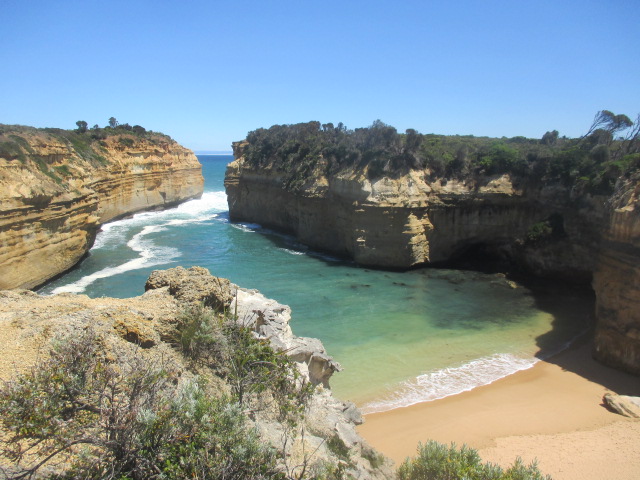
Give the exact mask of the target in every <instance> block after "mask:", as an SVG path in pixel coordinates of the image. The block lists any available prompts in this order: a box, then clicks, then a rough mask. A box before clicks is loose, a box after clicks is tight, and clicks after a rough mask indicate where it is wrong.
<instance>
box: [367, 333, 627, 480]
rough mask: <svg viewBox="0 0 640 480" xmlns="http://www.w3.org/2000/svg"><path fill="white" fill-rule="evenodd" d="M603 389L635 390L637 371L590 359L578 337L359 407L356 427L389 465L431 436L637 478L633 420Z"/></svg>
mask: <svg viewBox="0 0 640 480" xmlns="http://www.w3.org/2000/svg"><path fill="white" fill-rule="evenodd" d="M608 391H613V392H615V393H619V394H624V395H640V378H638V377H635V376H633V375H630V374H626V373H623V372H620V371H617V370H613V369H611V368H609V367H606V366H604V365H601V364H599V363H597V362H596V361H595V360H593V359H592V358H591V341H590V339H589V338H586V337H582V338H580V339H578V340H576V341H575V342H574V343H573V344H572V345H571V346H570V347H569V348H567V349H566V350H563V351H561V352H559V353H558V354H556V355H554V356H552V357H549V358H546V359H544V360H540V361H538V362H537V363H536V364H535V365H534V366H533V367H531V368H529V369H526V370H521V371H519V372H516V373H513V374H512V375H509V376H507V377H504V378H501V379H499V380H496V381H495V382H493V383H491V384H488V385H483V386H481V387H477V388H475V389H473V390H470V391H466V392H462V393H460V394H457V395H452V396H449V397H445V398H442V399H439V400H434V401H431V402H425V403H419V404H415V405H412V406H408V407H403V408H398V409H394V410H389V411H386V412H380V413H372V414H367V415H365V423H364V424H363V425H361V426H360V427H359V429H358V431H359V433H360V435H362V436H363V437H364V438H365V439H366V440H367V441H368V442H369V443H370V444H371V445H372V446H373V447H375V448H376V449H378V450H379V451H380V452H382V453H383V454H385V455H386V456H388V457H390V458H392V459H393V460H395V462H396V464H397V465H399V464H400V463H402V461H403V460H404V459H405V458H406V457H413V456H414V455H415V452H416V448H417V445H418V442H425V441H427V440H429V439H433V440H436V441H439V442H441V443H446V444H448V443H451V442H455V443H456V444H457V445H462V444H467V445H469V446H470V447H473V448H476V449H478V450H479V453H480V456H481V457H482V459H483V461H491V462H493V463H498V464H500V465H502V466H508V465H510V464H512V463H513V461H514V460H515V458H516V457H517V456H520V457H522V458H523V460H524V461H525V462H526V463H529V462H531V461H532V460H534V459H535V458H537V460H538V464H539V467H540V470H541V471H542V472H543V473H546V474H549V475H551V476H552V477H553V478H554V479H555V480H563V479H566V480H573V479H589V478H592V479H594V480H595V479H601V478H617V479H619V480H621V479H632V478H640V457H638V455H637V452H638V451H640V421H637V420H632V419H628V418H626V417H623V416H621V415H618V414H616V413H613V412H610V411H609V410H607V409H606V408H605V407H604V406H603V405H602V396H603V395H604V393H606V392H608ZM603 468H604V469H605V470H603Z"/></svg>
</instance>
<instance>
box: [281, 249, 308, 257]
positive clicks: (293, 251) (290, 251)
mask: <svg viewBox="0 0 640 480" xmlns="http://www.w3.org/2000/svg"><path fill="white" fill-rule="evenodd" d="M278 250H282V251H283V252H287V253H288V254H290V255H306V253H305V252H301V251H299V250H291V249H290V248H279V249H278Z"/></svg>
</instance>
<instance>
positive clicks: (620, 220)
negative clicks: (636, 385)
mask: <svg viewBox="0 0 640 480" xmlns="http://www.w3.org/2000/svg"><path fill="white" fill-rule="evenodd" d="M639 196H640V175H636V176H635V177H632V178H630V179H628V180H626V181H625V182H621V184H620V185H619V186H618V188H617V190H616V193H615V194H614V196H613V197H612V198H611V201H610V209H611V212H610V216H609V219H608V223H607V224H606V229H605V234H604V238H603V241H602V248H601V250H600V255H599V257H598V263H597V267H596V271H595V274H594V281H593V288H594V290H595V292H596V315H597V318H598V328H597V330H596V335H595V356H596V358H597V359H599V360H600V361H602V362H603V363H606V364H608V365H611V366H614V367H618V368H622V369H624V370H627V371H630V372H632V373H635V374H638V375H640V199H639V198H638V197H639Z"/></svg>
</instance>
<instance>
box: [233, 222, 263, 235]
mask: <svg viewBox="0 0 640 480" xmlns="http://www.w3.org/2000/svg"><path fill="white" fill-rule="evenodd" d="M231 226H232V227H233V228H237V229H238V230H242V231H243V232H247V233H255V232H256V231H257V230H260V229H261V228H262V227H261V226H260V225H258V224H257V223H232V224H231Z"/></svg>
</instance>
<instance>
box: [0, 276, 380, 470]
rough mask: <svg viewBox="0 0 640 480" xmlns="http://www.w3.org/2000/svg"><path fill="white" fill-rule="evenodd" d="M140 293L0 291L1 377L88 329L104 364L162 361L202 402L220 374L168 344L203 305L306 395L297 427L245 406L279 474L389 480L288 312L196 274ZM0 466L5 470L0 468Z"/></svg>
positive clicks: (331, 366)
mask: <svg viewBox="0 0 640 480" xmlns="http://www.w3.org/2000/svg"><path fill="white" fill-rule="evenodd" d="M145 289H146V293H145V294H143V295H142V296H140V297H135V298H130V299H124V300H121V299H112V298H97V299H90V298H88V297H87V296H85V295H75V294H59V295H54V296H47V297H43V296H39V295H37V294H35V293H33V292H31V291H27V290H14V291H2V292H0V348H1V349H2V352H3V354H2V356H0V378H1V379H2V380H4V381H7V380H9V379H10V378H11V377H12V376H14V375H17V374H20V373H25V372H28V371H29V370H30V369H31V368H32V366H33V365H34V364H36V363H37V361H38V360H42V358H46V356H47V355H48V353H49V351H50V347H51V344H52V343H51V342H52V341H53V342H55V341H58V342H59V341H60V339H61V338H62V339H64V338H77V337H79V336H81V335H82V334H83V332H86V331H87V330H92V331H93V332H95V335H96V337H97V338H99V341H98V342H97V344H99V348H100V349H105V350H106V357H105V358H107V359H109V358H111V359H112V360H109V361H114V360H113V359H115V358H120V357H123V358H125V357H126V358H136V357H142V358H144V359H149V360H151V361H154V362H159V361H160V360H162V361H163V362H165V363H166V362H169V363H170V364H171V365H172V370H173V371H174V372H176V373H174V375H175V376H176V379H175V380H174V381H175V382H176V383H180V382H181V381H182V379H185V378H186V379H188V378H193V377H194V376H198V377H204V378H206V379H207V385H209V387H208V388H209V392H210V393H209V394H211V395H223V394H225V393H228V392H229V391H230V390H231V386H230V383H229V379H228V377H225V376H224V375H222V376H221V375H220V374H219V372H218V370H217V368H220V367H221V366H220V365H216V363H215V362H213V363H211V362H205V363H202V362H201V363H198V362H194V361H193V358H191V359H190V358H188V357H187V356H185V355H184V354H183V352H182V351H181V349H180V348H179V342H178V344H176V341H175V339H176V329H177V328H179V318H180V317H181V315H183V314H184V312H185V311H189V309H191V308H194V307H198V306H201V305H204V308H205V309H207V310H209V311H212V312H215V313H216V314H218V315H227V316H228V315H231V314H232V315H233V318H235V319H236V321H237V322H239V323H241V324H242V325H243V326H245V327H248V328H250V329H251V331H252V332H253V335H254V337H255V338H256V339H258V340H264V341H268V342H270V344H271V346H272V347H273V348H274V349H275V350H276V351H279V352H284V353H286V355H287V356H288V357H289V358H291V359H292V360H293V361H294V362H295V365H296V367H297V369H298V370H299V372H300V375H301V379H302V380H301V381H302V383H309V384H310V385H311V386H312V387H313V391H312V394H311V397H310V398H309V399H308V402H307V405H306V408H305V412H304V416H303V418H304V419H303V421H302V422H299V423H297V424H295V426H292V425H287V424H286V422H282V421H278V419H277V418H275V417H274V415H273V412H272V411H271V410H270V409H269V408H255V407H254V408H249V407H248V406H247V405H246V404H245V413H246V414H247V415H248V416H247V421H248V422H249V423H250V424H251V425H252V427H254V428H255V429H256V430H257V431H258V432H259V435H260V438H261V439H262V440H263V441H264V442H266V443H267V444H269V445H271V446H272V447H273V448H274V449H275V450H277V451H278V452H280V453H279V454H278V455H279V458H280V468H282V469H283V471H287V473H291V474H293V471H292V470H291V469H293V468H294V467H295V468H297V473H296V475H295V478H298V476H297V475H298V474H300V472H301V471H302V470H301V469H300V466H302V465H304V466H305V468H307V471H308V472H312V471H313V468H315V467H313V465H315V466H316V467H317V466H318V465H325V466H326V465H332V466H333V467H334V468H339V470H340V471H342V472H344V473H346V474H349V475H353V477H354V478H373V479H375V478H391V476H392V473H391V470H390V463H389V461H388V460H386V459H385V458H384V457H382V456H381V455H379V454H378V453H377V452H376V451H375V450H373V449H372V448H371V447H370V446H369V445H367V443H366V442H365V441H364V440H363V439H362V438H361V437H360V436H359V435H358V434H357V432H356V430H355V427H356V425H358V424H360V423H362V417H361V415H360V413H359V411H358V410H357V408H356V407H355V405H353V404H352V403H344V402H341V401H339V400H338V399H336V398H335V397H333V395H332V393H331V390H330V389H329V378H330V377H331V375H332V374H333V373H334V372H335V371H337V370H339V369H340V366H339V364H338V363H336V362H335V361H334V360H333V359H332V358H331V357H330V356H328V355H327V352H326V351H325V349H324V347H323V345H322V343H321V342H320V341H318V340H316V339H311V338H301V337H296V336H295V335H293V334H292V332H291V328H290V327H289V319H290V316H291V311H290V309H289V307H287V306H286V305H281V304H279V303H277V302H275V301H274V300H270V299H267V298H265V297H264V296H263V295H261V294H260V293H259V292H257V291H255V290H246V289H243V288H240V287H238V286H236V285H233V284H231V283H230V282H229V281H228V280H226V279H221V278H217V277H214V276H212V275H211V274H210V273H209V272H208V271H207V270H206V269H204V268H200V267H192V268H189V269H184V268H182V267H177V268H173V269H170V270H166V271H155V272H153V273H152V274H151V276H150V277H149V279H148V281H147V284H146V287H145ZM95 355H99V354H98V353H96V354H95ZM299 381H300V380H299ZM247 395H248V394H247ZM301 432H303V433H301ZM5 461H6V460H5ZM3 463H4V462H3ZM55 465H56V464H54V466H52V467H51V468H52V470H51V472H60V468H61V467H60V465H59V464H57V466H55ZM4 467H6V468H11V467H10V466H8V465H7V464H6V463H5V464H4ZM288 469H289V470H288ZM303 473H304V472H303ZM287 478H294V477H287ZM300 478H302V476H301V477H300ZM305 478H306V477H305Z"/></svg>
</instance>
